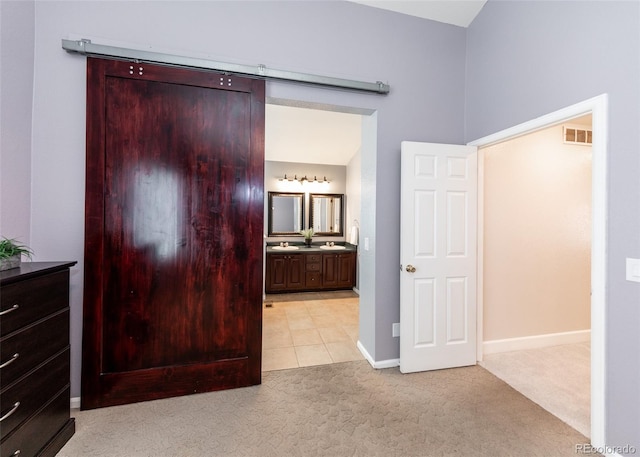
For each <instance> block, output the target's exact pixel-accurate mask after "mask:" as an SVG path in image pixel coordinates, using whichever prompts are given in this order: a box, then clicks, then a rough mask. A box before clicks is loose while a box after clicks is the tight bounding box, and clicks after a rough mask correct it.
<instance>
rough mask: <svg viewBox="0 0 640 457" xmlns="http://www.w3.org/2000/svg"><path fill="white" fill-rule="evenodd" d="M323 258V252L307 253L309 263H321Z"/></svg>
mask: <svg viewBox="0 0 640 457" xmlns="http://www.w3.org/2000/svg"><path fill="white" fill-rule="evenodd" d="M321 260H322V255H321V254H307V264H309V263H320V261H321Z"/></svg>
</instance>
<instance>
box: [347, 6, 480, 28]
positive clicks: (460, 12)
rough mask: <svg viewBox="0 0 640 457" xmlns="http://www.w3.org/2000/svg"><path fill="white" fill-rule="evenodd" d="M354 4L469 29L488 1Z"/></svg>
mask: <svg viewBox="0 0 640 457" xmlns="http://www.w3.org/2000/svg"><path fill="white" fill-rule="evenodd" d="M350 1H352V2H354V3H360V4H362V5H367V6H373V7H374V8H382V9H385V10H390V11H395V12H397V13H402V14H408V15H410V16H417V17H421V18H423V19H431V20H434V21H438V22H444V23H446V24H453V25H457V26H460V27H469V24H471V22H472V21H473V20H474V19H475V17H476V16H477V15H478V13H479V12H480V10H481V9H482V7H483V6H484V4H485V3H487V0H350Z"/></svg>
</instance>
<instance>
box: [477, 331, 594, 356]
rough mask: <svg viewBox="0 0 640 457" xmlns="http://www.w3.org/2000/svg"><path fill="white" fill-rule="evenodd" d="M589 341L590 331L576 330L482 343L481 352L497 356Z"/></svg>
mask: <svg viewBox="0 0 640 457" xmlns="http://www.w3.org/2000/svg"><path fill="white" fill-rule="evenodd" d="M589 341H591V330H576V331H573V332H563V333H548V334H546V335H535V336H525V337H521V338H507V339H504V340H493V341H485V342H484V343H482V352H483V354H484V355H487V354H497V353H500V352H510V351H522V350H525V349H538V348H544V347H549V346H559V345H561V344H575V343H586V342H589Z"/></svg>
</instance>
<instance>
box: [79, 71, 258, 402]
mask: <svg viewBox="0 0 640 457" xmlns="http://www.w3.org/2000/svg"><path fill="white" fill-rule="evenodd" d="M87 65H88V79H87V87H88V90H87V197H86V238H85V250H86V252H85V313H84V338H83V373H82V375H83V376H82V407H83V408H85V409H86V408H93V407H99V406H108V405H114V404H122V403H129V402H134V401H140V400H148V399H154V398H161V397H168V396H174V395H182V394H187V393H193V392H202V391H210V390H217V389H225V388H231V387H239V386H246V385H251V384H257V383H259V382H260V368H261V366H260V358H261V298H262V297H261V294H262V282H261V281H262V232H263V230H262V227H263V167H264V146H263V144H264V142H263V138H264V82H263V81H256V80H249V79H246V78H237V77H229V76H223V75H219V74H215V73H211V72H204V71H198V70H187V69H180V68H171V67H162V66H156V65H147V64H142V65H138V64H136V65H132V64H130V63H128V62H120V61H112V60H101V59H88V64H87Z"/></svg>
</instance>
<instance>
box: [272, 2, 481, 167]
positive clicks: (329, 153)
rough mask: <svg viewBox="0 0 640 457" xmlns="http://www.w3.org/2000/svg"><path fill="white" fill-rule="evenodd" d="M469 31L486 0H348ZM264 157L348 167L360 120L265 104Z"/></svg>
mask: <svg viewBox="0 0 640 457" xmlns="http://www.w3.org/2000/svg"><path fill="white" fill-rule="evenodd" d="M351 1H354V2H355V3H360V4H363V5H367V6H372V7H375V8H382V9H386V10H391V11H395V12H399V13H402V14H408V15H411V16H417V17H421V18H425V19H431V20H434V21H438V22H444V23H447V24H453V25H457V26H460V27H467V26H468V25H469V24H470V23H471V21H473V19H474V18H475V17H476V15H477V14H478V13H479V12H480V10H481V9H482V7H483V6H484V4H485V3H486V0H467V1H465V0H384V1H376V0H374V1H368V0H367V1H364V0H351ZM265 115H266V126H265V127H266V129H265V158H266V160H269V161H279V162H300V163H321V164H327V165H347V164H348V163H349V161H350V160H351V158H352V157H353V156H354V155H355V154H356V152H358V151H359V149H360V143H361V126H362V116H361V115H358V114H347V113H337V112H331V111H323V110H316V109H309V108H299V107H291V106H282V105H273V104H267V105H266V113H265Z"/></svg>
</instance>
